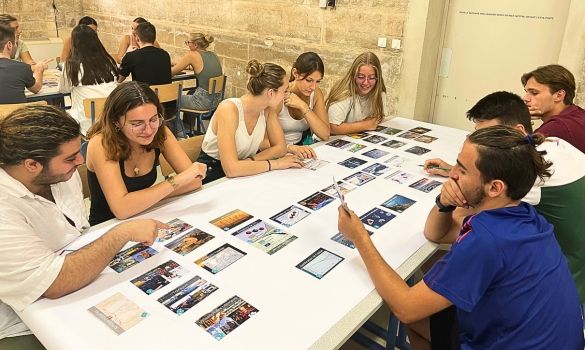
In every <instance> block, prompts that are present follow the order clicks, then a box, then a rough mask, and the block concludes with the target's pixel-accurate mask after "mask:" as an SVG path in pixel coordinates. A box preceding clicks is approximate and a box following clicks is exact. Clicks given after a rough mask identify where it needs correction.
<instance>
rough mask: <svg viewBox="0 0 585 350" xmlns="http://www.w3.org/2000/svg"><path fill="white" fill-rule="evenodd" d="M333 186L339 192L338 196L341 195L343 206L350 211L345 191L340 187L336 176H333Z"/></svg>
mask: <svg viewBox="0 0 585 350" xmlns="http://www.w3.org/2000/svg"><path fill="white" fill-rule="evenodd" d="M333 187H334V188H335V191H336V192H337V197H339V200H340V201H341V206H342V207H343V209H345V210H346V211H347V212H348V213H349V207H348V206H347V203H346V202H345V196H344V195H343V192H341V190H340V189H339V185H337V180H335V176H333Z"/></svg>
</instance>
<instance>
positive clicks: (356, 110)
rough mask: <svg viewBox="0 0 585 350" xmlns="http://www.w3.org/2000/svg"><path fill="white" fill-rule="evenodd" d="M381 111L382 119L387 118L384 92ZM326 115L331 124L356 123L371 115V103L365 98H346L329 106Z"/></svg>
mask: <svg viewBox="0 0 585 350" xmlns="http://www.w3.org/2000/svg"><path fill="white" fill-rule="evenodd" d="M382 111H383V112H384V119H386V118H387V117H388V103H387V101H386V93H385V92H383V93H382ZM327 114H328V116H329V122H330V123H331V124H335V125H339V124H341V123H353V122H358V121H360V120H364V119H366V118H367V117H369V116H370V115H372V103H371V102H370V100H369V99H368V98H367V97H362V96H357V97H356V98H355V99H352V98H351V97H348V98H346V99H345V100H341V101H338V102H335V103H334V104H332V105H331V106H329V109H327Z"/></svg>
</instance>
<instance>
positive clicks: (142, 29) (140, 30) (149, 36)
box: [134, 22, 156, 44]
mask: <svg viewBox="0 0 585 350" xmlns="http://www.w3.org/2000/svg"><path fill="white" fill-rule="evenodd" d="M134 32H135V33H136V36H137V37H138V39H140V41H142V42H143V43H147V44H154V42H155V41H156V28H155V27H154V26H153V25H152V23H150V22H143V23H139V24H138V25H137V26H136V29H134Z"/></svg>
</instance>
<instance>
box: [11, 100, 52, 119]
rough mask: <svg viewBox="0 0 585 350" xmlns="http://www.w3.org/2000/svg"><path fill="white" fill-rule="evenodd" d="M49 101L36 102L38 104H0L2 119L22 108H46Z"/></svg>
mask: <svg viewBox="0 0 585 350" xmlns="http://www.w3.org/2000/svg"><path fill="white" fill-rule="evenodd" d="M46 105H47V101H36V102H27V103H10V104H0V119H2V118H4V117H6V116H7V115H8V114H10V113H11V112H12V111H15V110H17V109H19V108H21V107H25V106H46Z"/></svg>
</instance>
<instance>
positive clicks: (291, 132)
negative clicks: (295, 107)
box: [278, 91, 315, 145]
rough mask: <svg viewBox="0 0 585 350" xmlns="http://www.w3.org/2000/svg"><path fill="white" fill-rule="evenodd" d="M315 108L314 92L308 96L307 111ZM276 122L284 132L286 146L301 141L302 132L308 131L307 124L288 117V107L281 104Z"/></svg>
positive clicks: (302, 119)
mask: <svg viewBox="0 0 585 350" xmlns="http://www.w3.org/2000/svg"><path fill="white" fill-rule="evenodd" d="M313 107H315V91H313V92H312V93H311V95H310V96H309V109H311V110H312V109H313ZM278 121H279V122H280V125H281V126H282V130H283V131H284V139H285V140H286V144H287V145H294V144H296V143H298V142H299V141H301V138H302V137H303V132H304V131H305V130H307V129H309V123H307V120H306V119H305V118H301V119H295V118H293V117H292V116H291V115H290V112H289V110H288V107H287V106H285V105H284V102H283V103H282V109H281V110H280V113H278Z"/></svg>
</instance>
